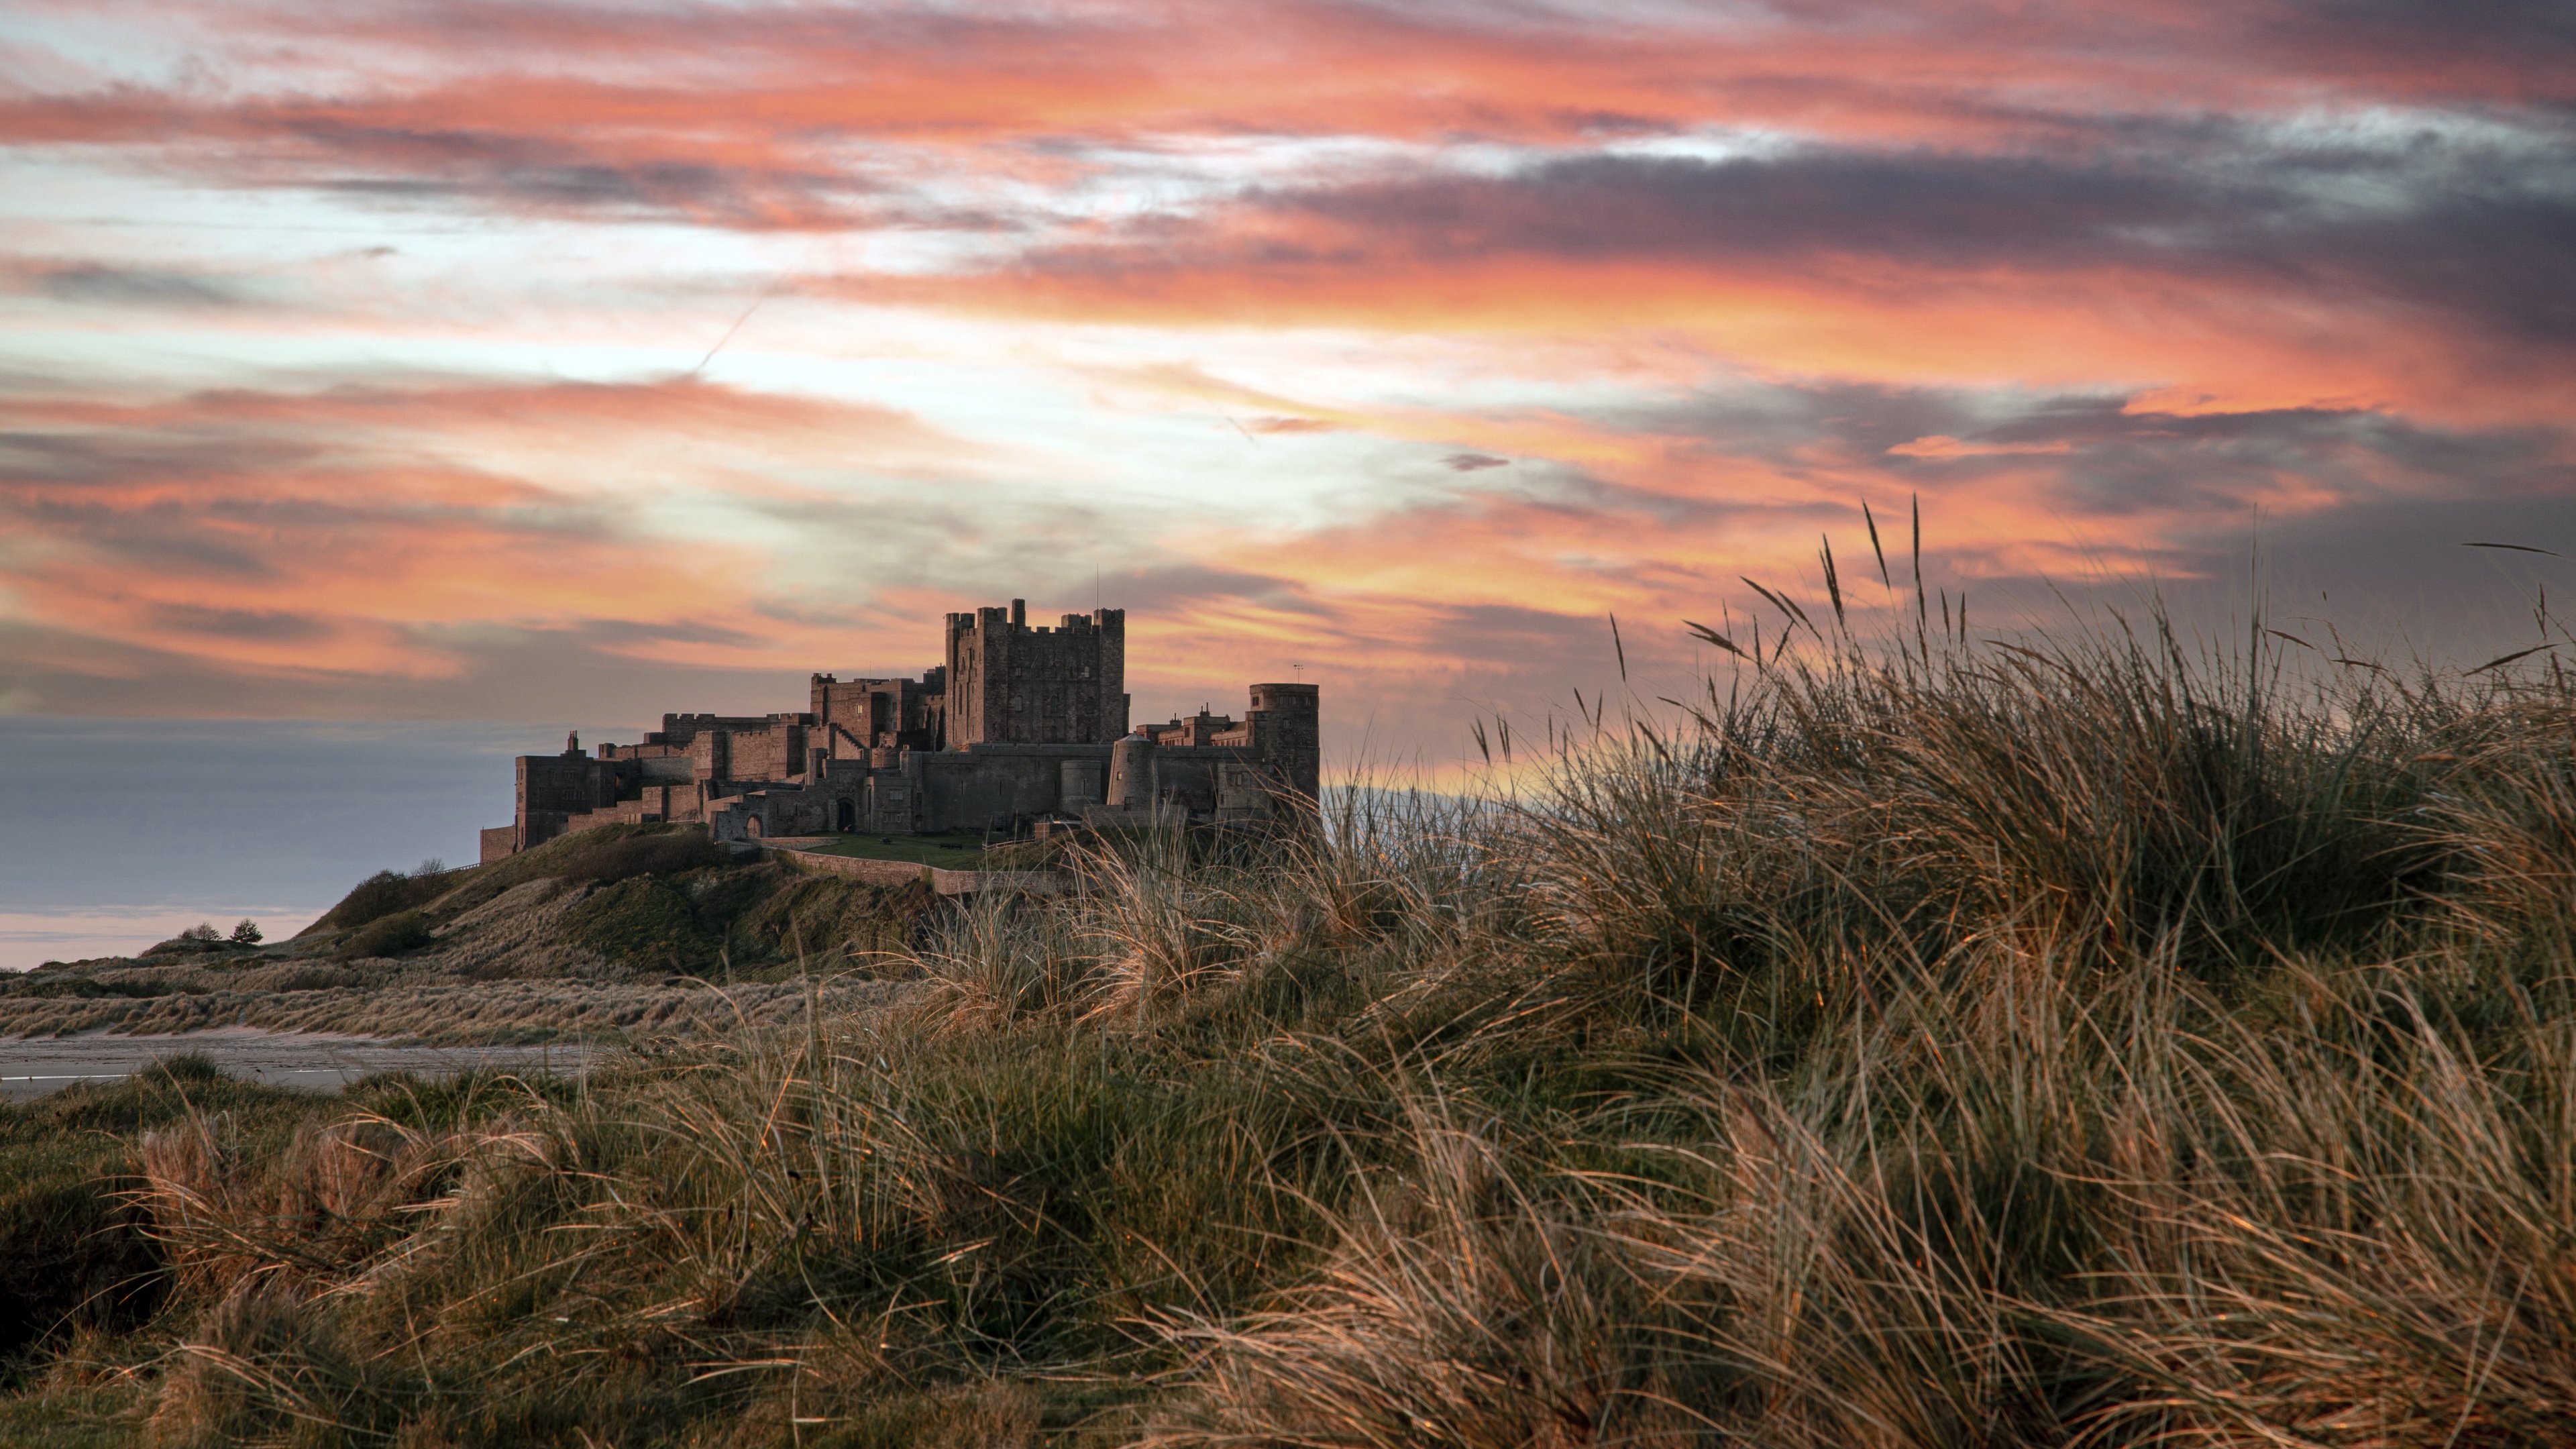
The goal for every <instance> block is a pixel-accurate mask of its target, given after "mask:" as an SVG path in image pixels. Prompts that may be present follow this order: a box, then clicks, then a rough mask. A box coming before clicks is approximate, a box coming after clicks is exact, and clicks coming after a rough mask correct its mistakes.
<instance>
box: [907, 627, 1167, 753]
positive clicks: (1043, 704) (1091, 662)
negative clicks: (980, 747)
mask: <svg viewBox="0 0 2576 1449" xmlns="http://www.w3.org/2000/svg"><path fill="white" fill-rule="evenodd" d="M1126 690H1127V611H1126V610H1124V609H1102V610H1100V611H1099V612H1097V613H1094V614H1088V615H1085V614H1066V615H1064V616H1063V618H1062V619H1061V620H1059V621H1058V622H1057V623H1056V624H1054V625H1052V626H1050V625H1044V624H1040V625H1037V626H1034V627H1032V626H1031V625H1030V624H1029V623H1028V603H1027V601H1026V600H1023V599H1013V600H1012V601H1011V606H1010V607H1009V608H1008V609H998V608H995V609H978V610H976V611H975V612H973V613H971V614H951V615H949V616H948V663H947V727H948V740H947V743H948V748H950V749H952V750H958V749H964V748H965V747H966V746H968V745H973V744H981V743H984V742H987V741H990V742H992V743H995V744H1014V745H1105V744H1108V743H1109V742H1111V741H1112V740H1115V739H1117V738H1118V737H1119V736H1120V735H1123V734H1125V733H1127V693H1126Z"/></svg>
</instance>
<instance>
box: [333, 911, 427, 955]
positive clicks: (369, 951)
mask: <svg viewBox="0 0 2576 1449" xmlns="http://www.w3.org/2000/svg"><path fill="white" fill-rule="evenodd" d="M435 939H436V937H435V936H433V935H432V934H431V930H430V923H429V917H427V916H426V915H423V914H422V913H421V912H419V911H400V912H397V913H395V914H393V915H390V916H384V917H380V918H378V919H376V920H373V921H370V922H368V923H367V924H366V925H364V926H361V927H359V928H358V929H357V930H355V931H353V932H351V933H350V934H349V935H348V936H347V937H346V938H345V939H343V940H342V941H340V942H339V944H338V947H337V949H336V950H335V952H334V954H335V955H337V956H339V957H340V958H341V959H342V960H347V961H360V960H365V959H367V958H369V957H374V956H399V955H401V954H403V953H404V952H405V951H417V950H419V949H420V948H421V947H423V946H426V945H428V944H430V943H431V942H432V941H433V940H435Z"/></svg>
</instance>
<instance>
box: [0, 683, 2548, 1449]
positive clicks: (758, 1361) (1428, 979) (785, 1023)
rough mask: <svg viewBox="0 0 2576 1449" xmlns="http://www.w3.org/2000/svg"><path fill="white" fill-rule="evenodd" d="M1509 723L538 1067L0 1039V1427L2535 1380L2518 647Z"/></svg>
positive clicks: (540, 1423)
mask: <svg viewBox="0 0 2576 1449" xmlns="http://www.w3.org/2000/svg"><path fill="white" fill-rule="evenodd" d="M2255 637H2256V638H2258V639H2259V638H2260V637H2262V636H2259V635H2258V636H2255ZM1766 662H1767V661H1766ZM1522 778H1523V780H1524V784H1523V786H1522V788H1520V789H1519V790H1518V791H1517V793H1515V794H1514V795H1512V796H1511V797H1509V798H1495V799H1486V800H1478V801H1460V800H1457V799H1454V798H1434V797H1428V796H1418V795H1417V796H1407V795H1405V794H1403V793H1401V792H1393V791H1385V790H1365V791H1357V790H1355V791H1350V792H1346V793H1344V794H1342V795H1339V796H1337V797H1336V798H1335V799H1333V800H1329V801H1326V802H1324V804H1325V810H1326V815H1327V821H1328V824H1327V828H1325V829H1322V830H1319V831H1317V832H1315V833H1313V834H1312V835H1309V836H1306V837H1302V838H1297V839H1292V840H1287V841H1283V842H1278V843H1275V844H1274V845H1272V846H1271V847H1269V848H1266V849H1263V850H1258V851H1245V850H1240V849H1215V848H1211V847H1210V845H1209V844H1208V842H1205V841H1194V840H1189V839H1182V838H1143V839H1132V840H1127V841H1122V842H1119V843H1118V844H1117V846H1116V849H1115V850H1114V852H1112V853H1107V854H1103V855H1100V856H1097V857H1095V858H1093V859H1090V860H1088V861H1085V862H1082V863H1081V866H1082V869H1083V871H1084V873H1085V874H1086V875H1087V877H1088V878H1089V881H1090V889H1088V890H1087V891H1085V892H1082V893H1080V894H1076V895H1070V896H1066V897H1061V898H1055V899H1051V900H1034V899H1033V900H1020V901H1015V902H1006V901H1000V900H992V901H987V902H984V903H982V904H979V905H977V906H975V907H973V908H971V909H964V910H958V911H955V912H953V913H951V914H948V915H946V916H944V917H940V918H938V919H937V922H936V926H935V928H934V929H932V930H930V931H928V932H926V933H925V934H924V935H923V936H922V937H921V938H920V939H919V940H918V941H917V942H916V943H915V944H913V945H910V946H901V947H891V948H890V949H892V950H896V951H897V952H899V954H900V955H901V956H902V957H903V958H904V959H901V960H899V961H890V962H886V963H881V965H882V967H883V974H888V975H900V974H907V973H910V972H914V971H918V972H919V973H920V974H921V975H922V977H923V979H922V980H921V981H920V982H918V983H916V984H915V986H914V987H913V988H911V989H909V990H908V991H907V992H906V993H904V994H902V995H901V996H899V997H897V998H895V999H894V1000H893V1001H892V1003H891V1004H888V1005H884V1006H879V1007H875V1008H871V1009H869V1010H867V1011H864V1012H857V1013H847V1012H836V1011H834V1010H831V1009H829V1008H828V1006H827V1005H822V1006H818V1008H817V1009H809V1010H806V1011H802V1012H798V1013H795V1014H793V1015H791V1016H787V1017H780V1016H779V1015H778V1014H777V1013H776V1012H775V1011H774V1010H770V1009H767V1008H764V1009H763V1011H758V1012H754V1011H746V1013H745V1016H744V1018H743V1020H744V1025H743V1026H741V1027H740V1028H739V1029H737V1030H735V1031H734V1032H733V1033H731V1034H730V1035H726V1036H721V1037H719V1038H717V1039H715V1040H713V1041H711V1042H708V1043H706V1044H704V1045H701V1046H697V1047H690V1048H685V1049H681V1050H677V1051H672V1052H665V1053H663V1054H660V1055H657V1056H653V1057H651V1058H649V1059H648V1058H636V1059H633V1060H631V1061H628V1062H626V1063H625V1064H623V1065H621V1066H618V1067H616V1068H613V1069H611V1070H609V1071H607V1072H605V1073H599V1074H594V1076H593V1077H592V1078H591V1079H590V1080H589V1081H588V1082H587V1083H585V1084H583V1085H581V1086H579V1087H573V1086H570V1085H566V1084H561V1083H538V1082H519V1081H516V1080H513V1079H509V1078H506V1077H496V1076H491V1075H484V1076H478V1077H474V1078H469V1079H467V1080H465V1081H463V1082H460V1083H455V1084H447V1085H437V1086H432V1085H427V1084H420V1083H414V1082H409V1081H406V1080H403V1079H384V1080H378V1081H374V1082H370V1083H366V1084H362V1086H361V1087H359V1088H357V1089H353V1091H352V1092H351V1093H350V1094H348V1095H347V1096H345V1097H335V1098H324V1097H307V1096H298V1095H295V1094H286V1093H277V1092H268V1091H259V1090H254V1089H246V1088H241V1087H238V1086H236V1085H232V1084H226V1083H223V1082H220V1081H216V1080H209V1079H207V1078H206V1077H205V1076H204V1075H203V1074H202V1073H198V1074H195V1075H186V1074H169V1073H164V1074H162V1075H161V1076H160V1077H158V1078H155V1079H153V1080H149V1081H146V1080H138V1081H135V1082H132V1083H128V1084H124V1085H121V1086H115V1087H108V1088H84V1089H76V1090H75V1091H73V1092H67V1093H63V1094H60V1095H58V1096H57V1097H54V1098H49V1099H45V1100H44V1101H41V1102H37V1103H33V1104H27V1105H22V1106H16V1107H11V1108H8V1109H7V1114H6V1120H5V1123H0V1127H5V1132H0V1147H5V1150H6V1151H8V1152H9V1153H12V1154H15V1156H13V1157H12V1159H11V1160H12V1161H13V1162H24V1163H28V1164H40V1163H41V1164H50V1165H49V1166H46V1167H45V1172H46V1173H50V1174H51V1175H50V1176H44V1177H43V1178H42V1182H43V1187H42V1190H41V1191H35V1190H31V1191H29V1192H26V1193H21V1194H20V1195H19V1196H18V1197H16V1198H14V1199H12V1200H11V1206H10V1209H9V1211H10V1212H11V1213H13V1214H15V1216H14V1217H13V1219H12V1220H11V1221H10V1222H8V1223H6V1224H0V1242H5V1243H6V1244H9V1245H13V1246H11V1247H10V1249H9V1251H10V1252H11V1253H13V1254H15V1256H14V1257H10V1258H8V1260H7V1268H6V1271H7V1272H8V1273H9V1274H10V1275H11V1279H12V1281H11V1282H10V1283H9V1284H8V1285H6V1286H7V1288H8V1291H10V1292H11V1293H13V1294H15V1295H17V1296H16V1297H15V1298H14V1299H13V1300H12V1301H13V1302H20V1303H28V1304H33V1303H36V1302H38V1301H39V1298H40V1296H41V1295H38V1294H36V1293H35V1291H34V1290H35V1288H36V1287H38V1286H40V1285H41V1284H42V1282H43V1280H44V1277H45V1271H44V1265H45V1264H46V1263H47V1262H48V1261H50V1260H49V1259H48V1257H47V1255H48V1254H49V1253H50V1254H54V1255H57V1256H59V1257H62V1258H63V1260H65V1261H70V1260H72V1259H74V1258H76V1259H77V1261H79V1262H81V1263H83V1264H88V1265H92V1269H91V1270H92V1271H94V1272H101V1273H103V1272H106V1270H105V1269H99V1268H96V1266H95V1265H98V1264H108V1265H111V1266H113V1267H115V1268H116V1272H117V1273H118V1274H121V1275H122V1276H121V1277H120V1278H118V1280H117V1281H120V1282H123V1283H126V1284H127V1285H128V1286H127V1287H125V1288H123V1289H121V1290H120V1291H119V1294H118V1295H115V1296H109V1297H100V1298H97V1299H96V1300H95V1301H89V1302H86V1303H85V1304H82V1305H75V1306H71V1307H65V1306H63V1305H62V1304H61V1302H60V1301H59V1300H60V1299H61V1298H62V1295H61V1294H60V1293H55V1294H54V1295H53V1296H52V1297H51V1298H43V1299H42V1301H43V1302H44V1303H46V1304H47V1305H49V1306H48V1307H46V1308H45V1310H44V1312H45V1313H46V1314H48V1315H50V1316H49V1317H48V1318H47V1320H46V1321H45V1322H43V1323H41V1324H31V1325H30V1328H29V1331H28V1333H27V1334H26V1335H25V1336H23V1337H22V1339H21V1340H20V1341H21V1342H22V1344H23V1345H24V1346H23V1347H22V1348H21V1350H20V1356H19V1358H18V1359H17V1360H16V1361H15V1362H16V1377H15V1379H14V1380H13V1384H14V1388H13V1391H12V1392H13V1397H11V1398H10V1399H9V1400H7V1401H6V1405H5V1408H0V1437H5V1436H6V1435H7V1434H10V1433H15V1434H16V1435H17V1436H18V1441H19V1442H28V1443H45V1442H57V1441H58V1440H59V1441H60V1442H89V1443H99V1444H111V1443H116V1444H122V1443H149V1444H158V1445H217V1444H224V1445H230V1444H282V1445H310V1446H325V1445H353V1446H354V1445H379V1444H381V1445H387V1446H407V1449H431V1446H443V1445H458V1446H464V1445H486V1444H490V1445H518V1444H539V1445H561V1446H567V1449H569V1446H584V1449H587V1446H592V1445H606V1444H616V1445H635V1446H642V1445H736V1444H741V1445H749V1444H800V1445H805V1444H810V1445H850V1446H856V1445H896V1444H941V1445H948V1444H970V1445H997V1446H998V1445H1019V1444H1035V1443H1055V1442H1063V1443H1097V1444H1104V1445H1106V1444H1151V1445H1170V1446H1179V1445H1193V1446H1199V1445H1205V1446H1217V1445H1225V1446H1254V1445H1259V1446H1319V1449H1320V1446H1335V1449H1339V1446H1355V1449H1356V1446H1376V1445H1386V1446H1394V1445H1449V1446H1459V1449H1485V1446H1494V1449H1505V1446H1511V1449H1520V1446H1559V1445H1562V1446H1574V1445H1614V1444H1616V1445H1658V1446H1660V1445H1675V1446H1678V1445H1697V1444H1707V1445H1720V1444H1746V1445H1765V1446H1773V1445H1776V1446H1786V1449H1797V1446H1819V1449H1860V1446H1868V1449H1879V1446H1886V1449H1896V1446H1949V1445H1962V1446H1966V1445H1975V1446H2016V1445H2103V1446H2111V1445H2123V1446H2127V1445H2195V1446H2197V1445H2245V1446H2255V1445H2263V1446H2290V1445H2330V1446H2352V1449H2361V1446H2371V1449H2379V1446H2387V1449H2412V1446H2423V1449H2453V1446H2523V1445H2529V1446H2542V1445H2560V1444H2566V1443H2571V1442H2576V996H2571V991H2570V971H2569V963H2570V957H2571V940H2576V931H2571V923H2576V691H2571V690H2570V689H2569V688H2568V687H2567V686H2566V684H2565V683H2564V682H2563V681H2562V680H2560V679H2559V678H2558V677H2557V676H2556V675H2554V674H2531V673H2525V674H2521V675H2513V674H2509V673H2506V672H2503V671H2489V672H2485V673H2482V674H2476V675H2466V676H2443V675H2439V674H2430V673H2427V674H2422V675H2419V676H2416V677H2408V678H2403V679H2401V678H2398V677H2395V676H2392V675H2389V674H2387V673H2385V672H2383V671H2378V670H2374V669H2369V668H2363V667H2357V666H2343V667H2340V668H2339V669H2338V672H2335V673H2333V674H2331V675H2328V676H2326V677H2324V678H2322V679H2318V678H2304V679H2301V678H2295V677H2294V676H2293V675H2292V674H2291V672H2290V671H2288V670H2286V669H2284V668H2282V667H2281V664H2280V661H2278V660H2276V659H2272V658H2269V657H2266V656H2265V655H2263V654H2262V653H2261V652H2260V651H2259V650H2255V649H2251V648H2249V649H2247V650H2245V651H2243V652H2242V653H2241V654H2240V655H2239V656H2238V657H2235V658H2232V659H2231V658H2224V657H2203V656H2198V655H2190V654H2186V653H2185V652H2184V651H2183V650H2181V649H2179V648H2178V647H2176V646H2174V645H2173V644H2172V643H2171V641H2170V640H2169V639H2168V638H2167V637H2166V636H2164V635H2163V634H2162V633H2160V632H2158V633H2155V634H2153V636H2152V637H2143V636H2142V637H2136V638H2133V637H2131V636H2129V635H2127V634H2124V633H2113V634H2110V635H2107V636H2087V637H2079V638H2074V639H2071V640H2060V641H2056V642H2049V641H2044V640H2043V641H2036V642H2031V643H2026V644H2019V645H2014V646H2010V647H2005V646H1998V645H1978V646H1975V647H1967V646H1965V645H1954V646H1953V647H1952V648H1950V649H1949V650H1947V651H1946V652H1945V651H1943V650H1941V649H1939V648H1937V647H1935V646H1933V644H1932V643H1931V642H1930V641H1929V640H1925V641H1920V642H1918V643H1917V644H1915V646H1914V647H1913V648H1912V649H1911V651H1910V652H1909V651H1898V650H1890V651H1886V652H1884V653H1869V652H1864V651H1859V650H1856V649H1852V648H1849V647H1848V646H1847V645H1846V646H1844V647H1841V648H1839V649H1838V650H1837V651H1835V652H1833V653H1830V654H1827V655H1825V656H1823V657H1821V658H1820V659H1818V660H1817V661H1815V662H1813V663H1811V664H1809V665H1808V666H1806V667H1803V668H1802V667H1797V666H1795V665H1794V664H1787V663H1770V664H1769V665H1768V667H1766V668H1764V669H1761V670H1759V671H1754V670H1748V671H1747V673H1746V675H1745V677H1744V678H1743V679H1742V680H1741V681H1739V682H1738V683H1737V684H1736V686H1735V687H1734V689H1733V690H1732V692H1729V691H1728V690H1727V689H1725V688H1723V687H1721V688H1713V689H1712V690H1711V691H1709V693H1708V694H1707V695H1706V697H1705V698H1704V699H1703V700H1702V701H1701V703H1700V706H1699V708H1698V709H1696V710H1695V711H1691V712H1689V714H1688V716H1687V717H1686V718H1683V719H1681V720H1679V721H1674V722H1668V723H1667V724H1665V725H1663V726H1661V727H1656V728H1648V727H1646V726H1644V725H1642V724H1638V725H1635V726H1633V727H1631V728H1628V729H1624V730H1615V731H1613V730H1603V731H1600V732H1598V733H1597V734H1596V735H1595V736H1594V737H1593V738H1591V739H1589V740H1588V741H1585V742H1583V743H1581V744H1580V745H1578V746H1568V747H1564V748H1561V749H1560V750H1559V751H1558V752H1557V753H1555V754H1554V755H1553V756H1551V757H1550V758H1549V759H1547V760H1545V761H1543V762H1541V763H1540V765H1538V766H1537V767H1536V768H1535V769H1534V770H1525V771H1524V772H1523V775H1522ZM647 924H649V923H647ZM639 929H640V928H639ZM656 939H657V940H658V939H659V938H656ZM780 989H783V988H778V987H775V986H770V987H763V988H762V990H763V991H764V992H774V991H776V990H780ZM806 989H808V990H810V991H811V992H812V993H814V994H813V996H812V1000H813V1001H814V1002H816V1003H824V1002H825V998H824V996H823V994H822V992H823V988H822V987H821V986H819V985H818V986H814V987H810V988H806ZM84 1131H87V1132H89V1133H90V1135H85V1136H84V1135H79V1134H80V1133H82V1132H84ZM102 1133H103V1135H101V1134H102ZM74 1142H77V1143H79V1144H82V1145H81V1146H80V1147H79V1148H78V1150H77V1151H76V1152H75V1151H74V1150H73V1149H72V1148H71V1147H70V1146H69V1145H68V1144H72V1143H74ZM81 1153H87V1154H89V1155H88V1156H82V1157H80V1160H79V1162H78V1163H74V1162H73V1158H74V1157H75V1156H79V1155H80V1154H81ZM49 1154H50V1155H49ZM84 1174H85V1175H84ZM34 1180H35V1179H33V1178H31V1179H30V1181H34ZM67 1182H68V1183H73V1184H75V1185H76V1184H78V1183H81V1182H86V1183H87V1184H88V1189H87V1192H88V1196H86V1197H82V1196H81V1195H80V1194H79V1193H77V1192H74V1193H73V1194H72V1198H77V1199H78V1200H77V1201H74V1200H72V1198H66V1196H65V1193H66V1191H67V1190H68V1189H67V1188H66V1186H65V1184H66V1183H67ZM120 1255H121V1256H120ZM80 1436H87V1437H86V1438H82V1437H80Z"/></svg>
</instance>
